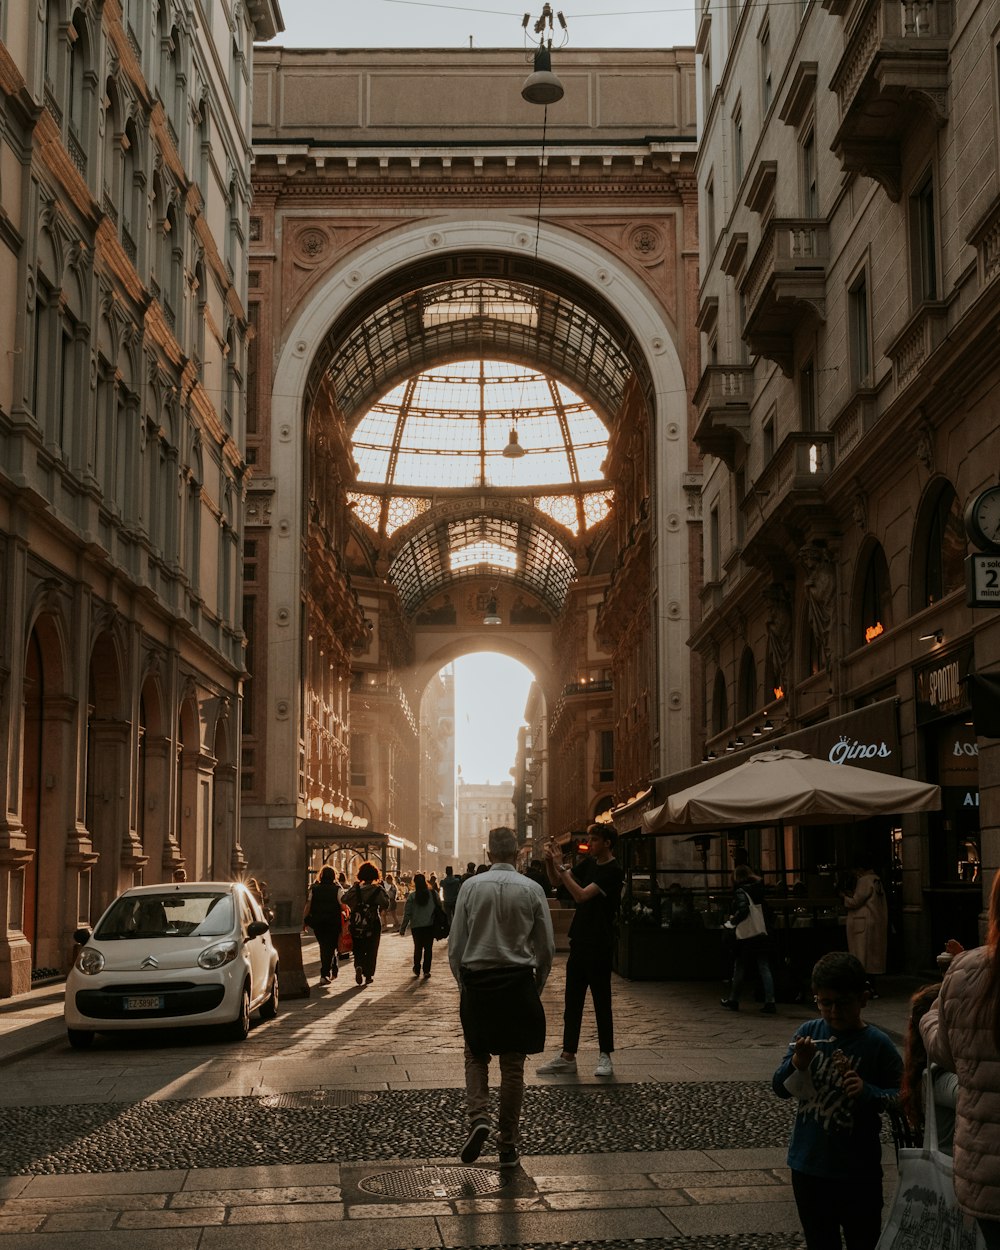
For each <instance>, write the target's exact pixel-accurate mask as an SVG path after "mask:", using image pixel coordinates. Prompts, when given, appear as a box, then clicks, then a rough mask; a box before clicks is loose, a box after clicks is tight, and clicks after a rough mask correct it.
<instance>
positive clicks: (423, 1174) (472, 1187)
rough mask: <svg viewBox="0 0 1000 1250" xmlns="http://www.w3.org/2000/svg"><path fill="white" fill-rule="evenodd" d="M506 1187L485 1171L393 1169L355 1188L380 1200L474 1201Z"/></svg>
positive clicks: (498, 1177) (497, 1174) (499, 1177)
mask: <svg viewBox="0 0 1000 1250" xmlns="http://www.w3.org/2000/svg"><path fill="white" fill-rule="evenodd" d="M506 1184H507V1178H506V1177H505V1176H503V1175H502V1174H501V1173H500V1172H492V1171H490V1170H489V1169H488V1168H397V1170H396V1171H394V1172H379V1173H378V1174H377V1175H375V1176H366V1177H365V1178H364V1180H362V1181H359V1182H358V1188H359V1189H363V1190H364V1191H365V1192H366V1193H369V1194H378V1195H379V1196H380V1197H382V1198H477V1197H479V1195H480V1194H492V1193H496V1191H497V1190H498V1189H503V1187H504V1185H506Z"/></svg>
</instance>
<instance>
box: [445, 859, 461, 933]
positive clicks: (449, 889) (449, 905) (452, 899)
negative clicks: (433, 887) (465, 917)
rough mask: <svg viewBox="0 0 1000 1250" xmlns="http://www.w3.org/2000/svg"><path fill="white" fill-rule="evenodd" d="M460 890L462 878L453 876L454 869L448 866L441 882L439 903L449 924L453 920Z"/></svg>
mask: <svg viewBox="0 0 1000 1250" xmlns="http://www.w3.org/2000/svg"><path fill="white" fill-rule="evenodd" d="M461 888H462V878H461V877H456V876H455V869H454V868H452V866H451V864H448V865H447V866H446V868H445V870H444V878H443V879H442V881H441V902H442V904H443V905H444V910H445V912H446V914H447V916H448V923H449V924H450V923H451V922H452V920H454V918H455V903H456V901H457V899H458V892H459V890H460V889H461Z"/></svg>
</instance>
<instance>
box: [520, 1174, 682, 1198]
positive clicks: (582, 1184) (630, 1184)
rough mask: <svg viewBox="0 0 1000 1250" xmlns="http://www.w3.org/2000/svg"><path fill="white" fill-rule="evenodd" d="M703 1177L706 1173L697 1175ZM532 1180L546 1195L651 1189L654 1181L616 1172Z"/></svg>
mask: <svg viewBox="0 0 1000 1250" xmlns="http://www.w3.org/2000/svg"><path fill="white" fill-rule="evenodd" d="M696 1175H700V1176H703V1175H704V1173H703V1172H701V1173H696ZM532 1180H533V1181H534V1182H535V1185H536V1186H537V1188H538V1190H539V1192H541V1193H545V1192H546V1191H547V1190H554V1191H556V1192H559V1193H569V1192H571V1191H574V1190H577V1189H586V1190H589V1191H590V1192H596V1191H600V1190H604V1189H626V1190H635V1189H651V1188H652V1187H653V1184H654V1181H653V1180H652V1179H651V1178H650V1177H649V1176H645V1175H643V1174H641V1173H634V1174H633V1173H624V1174H623V1173H621V1172H616V1173H615V1174H614V1175H613V1176H605V1175H602V1174H601V1173H592V1174H591V1175H589V1176H586V1175H580V1176H573V1175H572V1174H570V1175H567V1176H560V1175H558V1174H556V1175H553V1176H545V1175H543V1174H541V1173H536V1174H535V1175H534V1176H533V1177H532Z"/></svg>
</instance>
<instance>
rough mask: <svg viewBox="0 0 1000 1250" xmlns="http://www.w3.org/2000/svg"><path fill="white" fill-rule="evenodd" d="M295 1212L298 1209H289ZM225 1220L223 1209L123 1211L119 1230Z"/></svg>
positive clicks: (202, 1223) (211, 1222) (202, 1226)
mask: <svg viewBox="0 0 1000 1250" xmlns="http://www.w3.org/2000/svg"><path fill="white" fill-rule="evenodd" d="M288 1209H289V1210H292V1211H295V1210H297V1209H298V1208H296V1207H291V1208H288ZM225 1218H226V1208H225V1207H215V1206H211V1207H209V1206H206V1207H191V1208H190V1209H188V1210H179V1211H178V1210H174V1209H173V1208H171V1209H169V1210H165V1211H123V1212H122V1214H121V1218H120V1219H119V1221H118V1227H119V1228H185V1227H187V1228H193V1227H198V1228H205V1227H207V1226H208V1225H210V1224H221V1223H222V1222H223V1220H225Z"/></svg>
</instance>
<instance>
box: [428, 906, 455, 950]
mask: <svg viewBox="0 0 1000 1250" xmlns="http://www.w3.org/2000/svg"><path fill="white" fill-rule="evenodd" d="M450 928H451V921H450V920H449V919H448V913H447V912H446V911H445V909H444V908H443V907H442V906H441V904H440V903H439V902H438V899H437V895H435V896H434V919H433V920H432V921H431V932H432V933H433V935H434V940H435V942H438V941H440V940H441V939H442V938H446V937H447V936H448V930H449V929H450Z"/></svg>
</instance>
